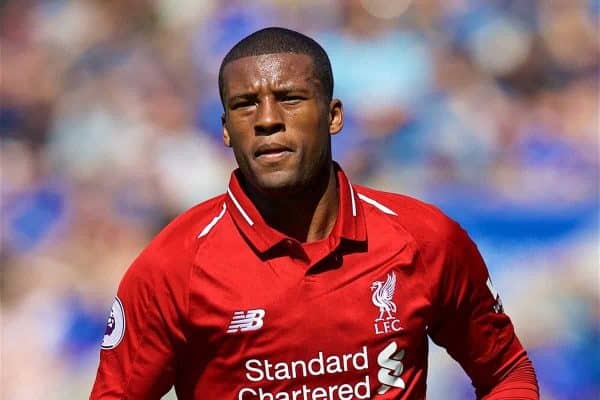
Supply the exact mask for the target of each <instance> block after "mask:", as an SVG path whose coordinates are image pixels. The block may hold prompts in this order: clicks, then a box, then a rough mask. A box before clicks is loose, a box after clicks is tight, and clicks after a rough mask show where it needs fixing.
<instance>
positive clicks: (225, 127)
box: [221, 113, 231, 147]
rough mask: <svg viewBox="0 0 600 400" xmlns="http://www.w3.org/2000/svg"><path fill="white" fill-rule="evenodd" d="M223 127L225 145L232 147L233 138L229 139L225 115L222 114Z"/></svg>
mask: <svg viewBox="0 0 600 400" xmlns="http://www.w3.org/2000/svg"><path fill="white" fill-rule="evenodd" d="M221 126H222V127H223V144H224V145H225V147H231V138H230V137H229V131H228V130H227V125H226V124H225V113H223V114H221Z"/></svg>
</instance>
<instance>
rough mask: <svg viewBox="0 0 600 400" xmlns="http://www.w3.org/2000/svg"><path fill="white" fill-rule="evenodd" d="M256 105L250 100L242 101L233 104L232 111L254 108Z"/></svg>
mask: <svg viewBox="0 0 600 400" xmlns="http://www.w3.org/2000/svg"><path fill="white" fill-rule="evenodd" d="M255 104H256V103H255V102H253V101H250V100H241V101H236V102H234V103H232V104H231V106H230V107H231V109H232V110H237V109H240V108H248V107H252V106H254V105H255Z"/></svg>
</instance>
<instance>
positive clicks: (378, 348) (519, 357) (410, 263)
mask: <svg viewBox="0 0 600 400" xmlns="http://www.w3.org/2000/svg"><path fill="white" fill-rule="evenodd" d="M238 173H239V172H234V173H233V174H232V177H231V181H230V184H229V188H228V190H227V193H226V194H224V195H221V196H219V197H216V198H214V199H212V200H208V201H206V202H204V203H202V204H200V205H198V206H196V207H194V208H192V209H191V210H189V211H187V212H186V213H184V214H182V215H181V216H179V217H178V218H177V219H175V220H174V221H173V222H172V223H171V224H170V225H168V226H167V227H166V228H165V229H164V230H163V231H162V232H161V233H160V234H159V235H158V236H157V237H156V238H155V239H154V240H153V241H152V242H151V243H150V245H149V246H148V247H147V248H146V249H145V250H144V251H143V252H142V253H141V254H140V256H139V257H138V258H137V259H136V260H135V261H134V263H133V264H132V265H131V267H130V268H129V270H128V271H127V273H126V274H125V276H124V278H123V280H122V282H121V284H120V287H119V289H118V294H117V299H116V300H115V303H114V305H113V310H112V312H111V317H110V318H109V325H108V327H107V331H106V333H105V336H104V340H103V344H102V347H103V349H102V350H101V356H100V366H99V369H98V375H97V378H96V382H95V385H94V388H93V391H92V394H91V398H92V399H117V398H118V399H158V398H160V397H161V396H162V395H163V394H165V393H166V392H167V391H168V390H169V389H170V388H171V387H172V386H173V385H174V386H175V390H176V393H177V396H178V398H180V399H207V400H212V399H215V400H229V399H239V400H258V399H260V400H287V399H295V400H317V399H321V400H325V399H327V400H333V399H340V400H345V399H381V400H385V399H423V398H424V397H425V391H426V375H427V353H428V339H427V337H428V336H430V337H431V338H432V339H433V341H434V342H436V343H437V344H439V345H441V346H443V347H445V348H446V349H447V351H448V352H449V353H450V355H451V356H452V357H453V358H455V359H456V360H457V361H458V362H459V363H460V365H461V366H462V367H463V368H464V370H465V371H466V372H467V374H468V375H469V376H470V377H471V379H472V381H473V384H474V386H475V388H476V389H477V391H478V394H479V395H481V396H483V395H485V394H486V393H488V391H489V390H490V388H492V387H494V386H496V385H497V384H498V382H499V381H501V380H502V379H503V377H505V376H507V374H510V373H511V371H513V370H514V369H515V368H517V366H519V365H522V364H523V363H524V362H528V360H527V356H526V353H525V351H524V349H523V348H522V346H521V344H520V343H519V340H518V339H517V337H516V336H515V333H514V330H513V326H512V324H511V321H510V319H509V318H508V316H507V315H506V314H504V313H503V311H502V309H501V304H500V303H499V298H498V296H497V294H496V293H495V292H494V290H493V287H492V286H491V283H490V280H489V276H488V272H487V269H486V267H485V265H484V262H483V261H482V259H481V256H480V255H479V253H478V251H477V248H476V246H475V245H474V244H473V242H472V241H471V240H470V239H469V238H468V236H467V234H466V233H465V232H464V231H463V230H462V229H461V228H460V227H459V226H458V225H457V224H456V223H455V222H453V221H452V220H450V219H449V218H447V217H446V216H444V215H443V214H442V213H441V212H440V211H439V210H437V209H436V208H434V207H432V206H430V205H427V204H424V203H422V202H419V201H417V200H414V199H412V198H409V197H406V196H402V195H397V194H391V193H384V192H380V191H375V190H372V189H368V188H365V187H361V186H353V185H351V184H350V183H349V181H348V180H347V178H346V177H345V175H344V173H343V172H342V171H341V170H340V169H339V168H338V169H337V179H338V192H339V201H340V203H339V211H338V217H337V220H336V223H335V226H334V228H333V230H332V232H331V234H330V235H329V237H327V238H326V239H324V240H321V241H318V242H312V243H300V242H298V241H296V240H294V239H291V238H288V237H286V236H284V235H283V234H281V233H279V232H278V231H276V230H274V229H272V228H270V227H269V226H268V225H267V224H266V223H265V221H264V219H263V218H262V217H261V215H260V214H259V212H258V210H257V209H256V207H255V206H254V205H253V204H252V202H251V201H250V199H249V198H248V197H247V196H246V194H245V193H244V191H243V189H242V188H241V186H240V183H239V180H238V177H237V174H238ZM293 212H294V210H293V209H291V210H290V213H293ZM526 369H527V371H525V372H523V374H524V375H528V376H529V378H531V375H532V373H533V370H532V369H531V368H530V367H528V368H526ZM530 381H531V379H530ZM532 382H533V383H529V384H527V383H525V384H522V385H520V388H521V389H523V390H525V391H526V392H527V393H529V394H531V395H532V397H530V398H535V397H533V394H532V393H534V392H535V393H537V387H536V385H535V376H533V381H532ZM505 393H506V392H505ZM523 398H525V397H523Z"/></svg>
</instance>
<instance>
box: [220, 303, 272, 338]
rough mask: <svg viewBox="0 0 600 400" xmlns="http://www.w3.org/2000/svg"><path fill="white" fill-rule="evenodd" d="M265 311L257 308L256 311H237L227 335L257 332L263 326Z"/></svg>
mask: <svg viewBox="0 0 600 400" xmlns="http://www.w3.org/2000/svg"><path fill="white" fill-rule="evenodd" d="M264 317H265V310H263V309H262V308H257V309H256V310H248V311H246V312H244V311H236V312H234V313H233V318H231V323H230V324H229V328H227V333H235V332H246V331H256V330H258V329H260V328H262V326H263V318H264Z"/></svg>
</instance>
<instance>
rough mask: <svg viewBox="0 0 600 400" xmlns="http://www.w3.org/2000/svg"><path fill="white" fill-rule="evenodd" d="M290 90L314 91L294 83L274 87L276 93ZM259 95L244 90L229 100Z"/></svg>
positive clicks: (279, 93)
mask: <svg viewBox="0 0 600 400" xmlns="http://www.w3.org/2000/svg"><path fill="white" fill-rule="evenodd" d="M290 92H297V93H303V94H310V93H312V92H313V91H312V90H310V89H307V88H302V87H299V86H293V85H289V86H285V85H282V86H280V87H277V88H275V89H273V93H275V94H276V95H281V94H285V93H290ZM257 96H258V94H257V93H256V92H242V93H239V94H236V95H233V96H231V97H229V99H228V101H229V102H232V101H236V100H247V99H252V98H255V97H257Z"/></svg>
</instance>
